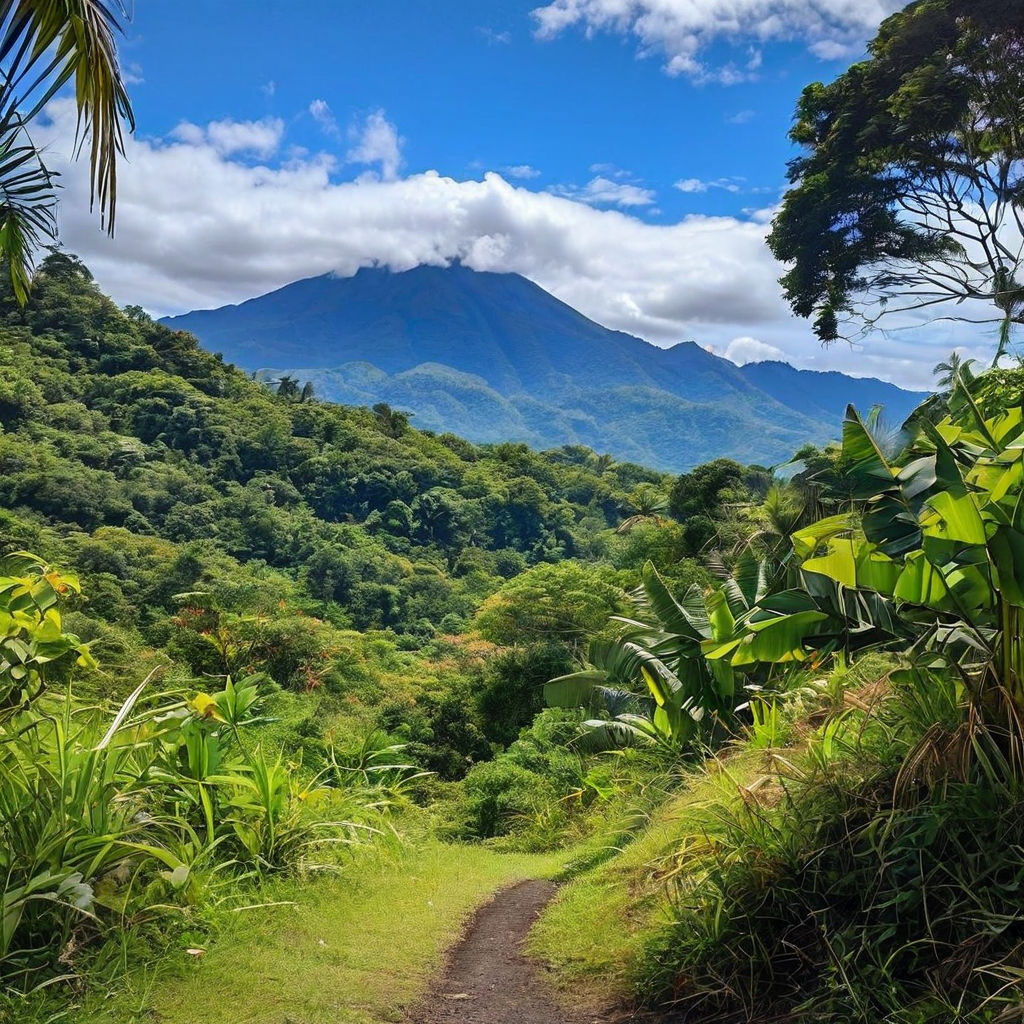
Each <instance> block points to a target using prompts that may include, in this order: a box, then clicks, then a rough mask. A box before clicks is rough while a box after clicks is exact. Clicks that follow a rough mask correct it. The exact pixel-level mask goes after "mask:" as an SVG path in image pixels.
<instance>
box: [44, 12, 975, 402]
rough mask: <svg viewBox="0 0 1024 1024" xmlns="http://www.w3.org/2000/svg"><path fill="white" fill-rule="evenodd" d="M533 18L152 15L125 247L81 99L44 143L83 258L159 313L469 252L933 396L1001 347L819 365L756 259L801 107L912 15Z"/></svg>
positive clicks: (135, 73)
mask: <svg viewBox="0 0 1024 1024" xmlns="http://www.w3.org/2000/svg"><path fill="white" fill-rule="evenodd" d="M537 3H538V0H533V2H532V3H531V2H519V0H477V2H469V0H438V2H435V3H426V2H424V0H373V2H363V0H333V2H328V0H291V2H287V3H286V2H282V0H248V2H247V3H246V4H244V5H242V4H238V3H232V4H229V3H226V2H223V0H173V2H172V0H138V2H137V4H136V7H135V11H134V16H133V20H132V22H131V23H130V25H128V27H127V33H126V37H125V39H124V40H123V42H122V45H121V56H122V64H123V65H124V67H125V69H126V71H127V73H128V77H129V80H130V82H131V86H130V88H131V92H132V96H133V100H134V105H135V111H136V117H137V122H138V129H137V133H136V135H135V137H134V138H132V139H129V140H128V141H127V153H126V160H125V163H124V165H123V167H122V168H121V172H120V191H119V210H118V223H117V235H116V237H115V239H114V240H113V241H111V240H109V239H107V238H105V236H104V235H103V234H102V232H101V231H100V230H99V226H98V224H97V223H96V220H95V218H93V217H91V216H90V214H89V212H88V201H87V183H86V179H85V175H84V168H83V166H82V165H81V163H78V164H74V163H72V162H69V160H68V154H69V153H70V150H71V148H72V147H71V139H72V138H73V135H74V116H73V111H72V110H71V109H70V107H69V104H68V103H67V101H56V102H55V103H54V104H53V105H52V107H51V109H50V110H49V115H50V123H49V124H48V125H47V126H46V127H45V128H44V129H42V131H41V136H40V138H41V141H43V142H44V143H47V144H48V145H49V147H50V152H51V164H52V166H54V168H55V169H56V170H59V171H61V173H62V181H63V183H64V185H65V191H64V196H63V203H62V210H61V230H62V236H63V240H64V242H65V244H66V245H67V247H68V248H69V249H71V250H72V251H75V252H78V253H79V254H80V255H81V256H82V257H83V258H84V259H85V260H86V262H87V263H88V265H89V266H90V267H91V269H92V270H93V272H94V273H95V274H96V276H97V278H98V280H99V282H100V284H101V285H102V286H103V287H104V288H106V289H107V290H108V291H109V292H110V293H111V294H112V295H113V296H114V297H115V298H116V299H117V300H118V301H119V302H123V303H129V302H132V303H136V302H137V303H140V304H142V305H144V306H145V307H146V308H148V309H150V310H151V311H152V312H154V313H157V314H164V313H175V312H181V311H184V310H187V309H192V308H207V307H212V306H219V305H223V304H225V303H228V302H238V301H242V300H244V299H246V298H249V297H251V296H253V295H257V294H261V293H263V292H266V291H269V290H271V289H273V288H276V287H280V286H282V285H284V284H286V283H288V282H290V281H293V280H296V279H299V278H302V277H309V276H312V275H314V274H321V273H325V272H335V273H339V274H343V275H347V274H352V273H354V272H355V271H356V270H357V269H358V268H359V267H360V266H364V265H370V264H377V265H386V266H389V267H391V268H392V269H393V270H396V271H401V270H404V269H408V268H410V267H412V266H416V265H417V264H420V263H431V264H445V263H447V262H450V261H452V260H456V259H458V260H462V261H463V262H465V263H467V264H468V265H470V266H471V267H473V268H475V269H477V270H490V271H501V272H506V271H508V272H516V273H521V274H524V275H525V276H527V277H529V278H531V279H532V280H534V281H536V282H537V283H538V284H540V285H541V286H542V287H544V288H547V289H548V290H549V291H551V292H552V293H553V294H555V295H557V296H558V297H559V298H561V299H563V300H564V301H566V302H568V303H570V304H571V305H573V306H574V307H575V308H577V309H579V310H580V311H581V312H583V313H585V314H586V315H587V316H590V317H591V318H593V319H595V320H597V321H598V322H600V323H603V324H605V325H607V326H609V327H612V328H615V329H619V330H625V331H628V332H630V333H633V334H636V335H638V336H640V337H644V338H646V339H648V340H650V341H652V342H654V343H655V344H659V345H671V344H675V343H677V342H681V341H696V342H698V343H700V344H702V345H704V346H706V347H707V348H709V349H711V350H713V351H715V352H717V353H719V354H723V355H725V356H727V357H728V358H731V359H733V360H735V361H737V362H744V361H750V360H751V359H763V358H785V359H787V360H789V361H790V362H792V363H794V364H795V365H798V366H804V367H809V368H816V369H841V370H844V371H846V372H850V373H854V374H857V375H861V376H865V375H872V376H880V377H883V378H886V379H889V380H893V381H896V382H897V383H901V384H904V385H908V386H922V385H925V384H927V382H928V381H929V380H930V376H931V367H932V366H933V365H934V364H935V363H936V362H938V361H939V360H940V359H942V358H944V357H945V356H946V355H947V354H948V352H949V351H950V350H951V349H952V348H953V347H954V346H959V347H961V348H962V349H963V350H964V351H965V352H966V353H967V354H968V355H978V356H980V357H984V355H985V353H986V352H987V351H990V340H991V339H989V338H987V337H984V336H980V335H978V334H977V333H975V334H974V335H972V336H965V335H964V334H963V333H962V332H958V329H957V328H955V327H952V326H950V325H948V324H946V325H943V324H929V325H925V326H919V325H916V326H915V325H914V324H912V323H901V324H894V325H892V326H893V327H895V328H897V329H895V330H892V331H889V332H887V333H885V334H883V333H881V332H876V333H875V334H873V335H871V336H869V337H866V338H864V339H862V341H861V342H860V343H858V344H857V345H853V346H849V345H845V344H843V345H836V346H833V347H831V348H829V349H822V348H821V346H820V345H818V343H817V341H816V340H815V339H814V338H813V336H812V334H811V332H810V329H809V327H808V325H807V324H806V323H804V322H803V321H800V320H798V319H796V318H795V317H793V316H792V314H791V313H790V311H789V309H788V307H787V306H786V304H785V303H784V302H783V300H782V298H781V294H780V289H779V286H778V277H779V275H780V273H781V272H782V268H781V267H780V266H779V265H778V264H776V263H775V262H774V260H773V259H772V257H771V255H770V253H769V252H768V250H767V248H766V246H765V244H764V235H765V233H766V231H767V227H768V224H769V222H770V220H771V216H772V211H773V207H774V206H775V205H776V204H777V203H778V201H779V198H780V195H781V190H782V188H783V186H784V181H785V166H786V162H787V160H788V159H789V158H790V157H791V156H792V155H793V149H792V147H791V145H790V143H789V142H788V139H787V135H786V133H787V130H788V127H789V123H790V119H791V116H792V112H793V109H794V105H795V103H796V100H797V97H798V95H799V93H800V90H801V89H802V87H803V86H804V85H805V84H806V83H808V82H810V81H814V80H820V79H825V80H827V79H830V78H832V77H834V76H835V75H836V74H838V73H839V72H841V71H842V70H843V68H845V67H846V66H847V65H848V64H849V62H850V61H851V60H854V59H856V58H857V57H858V56H859V55H861V54H863V52H864V47H865V44H866V41H867V40H868V39H869V38H870V37H871V35H872V34H873V33H874V31H875V29H876V28H877V25H878V24H879V22H880V21H881V19H882V18H883V17H884V16H885V15H886V14H888V13H890V12H891V11H892V10H894V9H895V8H896V7H898V6H899V0H548V2H546V3H544V2H541V6H537ZM972 346H973V347H972Z"/></svg>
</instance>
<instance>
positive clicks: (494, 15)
mask: <svg viewBox="0 0 1024 1024" xmlns="http://www.w3.org/2000/svg"><path fill="white" fill-rule="evenodd" d="M536 6H537V5H536V4H535V3H531V2H529V0H527V2H511V0H488V2H485V3H480V2H466V0H445V2H441V3H436V4H432V3H424V2H421V0H374V2H373V3H356V2H339V0H334V2H325V0H299V2H294V3H282V2H267V0H251V2H250V3H248V4H247V5H246V15H245V17H244V18H239V17H237V14H236V12H237V10H238V8H237V6H235V5H229V4H225V3H223V0H221V2H209V0H208V2H191V3H189V2H181V0H173V2H172V0H140V2H139V3H138V5H137V8H136V13H135V18H134V22H133V23H132V25H131V26H130V28H129V31H128V36H127V41H126V44H125V46H124V57H125V61H126V62H127V63H129V64H134V65H137V67H138V68H139V69H141V71H140V74H141V77H142V78H143V79H144V82H143V83H142V84H141V85H138V86H136V87H135V88H134V90H133V94H134V98H135V105H136V110H137V114H138V120H139V126H140V134H142V135H144V136H145V135H156V136H159V135H164V134H167V133H168V132H170V131H171V130H172V129H173V128H174V127H175V126H176V125H177V124H178V123H179V122H180V121H182V120H188V121H192V122H196V123H204V122H206V121H211V120H218V119H222V118H232V119H235V120H248V119H251V120H255V119H259V118H263V117H267V116H272V117H280V118H283V119H284V120H285V121H286V122H287V125H288V134H287V138H288V141H289V142H290V143H292V144H295V145H301V146H306V147H308V148H310V149H318V148H322V147H325V146H326V147H328V148H331V149H334V150H336V151H337V152H338V153H339V154H343V153H344V151H345V150H346V146H345V144H344V143H345V138H344V135H345V134H346V133H347V131H348V129H349V128H350V127H352V126H353V125H358V123H359V121H360V119H362V118H364V117H365V116H366V114H367V113H369V112H371V111H375V110H378V109H383V110H385V111H386V113H387V116H388V119H389V120H390V121H391V122H393V123H394V124H395V125H396V126H397V127H398V129H399V131H400V132H401V135H402V136H403V137H404V138H405V140H406V141H405V146H404V147H403V153H404V170H405V171H406V172H409V173H414V172H416V171H425V170H428V169H435V170H437V171H439V172H440V173H442V174H445V175H451V176H453V177H456V178H465V177H474V176H479V174H480V172H481V171H482V170H499V171H502V170H506V169H508V168H516V167H530V168H533V169H535V170H537V171H539V172H540V173H539V174H538V175H537V176H536V177H530V178H528V179H521V180H528V181H529V182H530V186H531V187H532V188H553V187H555V188H557V187H559V186H561V187H566V188H569V187H572V186H577V187H582V186H585V185H586V183H587V182H589V181H590V180H592V179H593V178H594V177H595V174H597V173H601V172H603V173H604V176H606V177H609V178H611V179H614V180H622V181H626V180H628V181H629V182H630V183H635V184H636V185H638V186H639V187H641V188H643V189H647V190H650V191H651V192H653V193H655V195H654V196H653V197H651V199H652V201H651V202H650V203H649V204H648V205H647V208H643V207H640V206H637V207H634V209H635V210H637V212H643V214H644V215H645V216H647V217H649V218H650V219H652V220H656V221H662V222H667V221H672V220H676V219H678V218H679V217H681V216H683V215H684V214H687V213H695V212H699V213H712V214H720V213H724V214H739V213H740V212H741V211H742V210H743V209H744V208H747V207H750V206H752V205H764V203H765V202H766V200H765V198H764V197H765V196H766V195H769V196H770V197H775V196H777V195H778V190H779V189H780V188H781V186H782V184H783V182H784V175H785V164H786V160H787V159H788V158H789V157H790V155H791V154H792V150H791V147H790V144H789V142H788V140H787V138H786V132H787V129H788V125H789V121H790V118H791V115H792V111H793V108H794V105H795V103H796V99H797V97H798V95H799V92H800V89H801V88H802V86H803V85H804V84H805V83H807V82H809V81H812V80H814V79H815V78H821V77H826V78H828V77H832V76H833V75H834V74H835V73H836V72H838V71H840V70H841V69H842V68H843V67H844V65H845V63H846V62H845V61H843V60H839V61H835V60H833V61H822V60H820V59H819V58H816V57H815V56H813V55H812V54H809V53H808V52H807V50H806V48H805V47H803V46H801V45H800V44H799V43H795V42H789V43H785V42H783V43H778V44H775V45H772V46H770V47H767V48H761V49H760V51H759V52H760V53H761V60H762V65H761V67H760V68H759V73H758V76H757V78H756V80H754V81H749V82H743V83H738V84H736V85H732V86H721V85H718V84H715V83H707V84H695V83H694V82H693V81H692V80H691V79H690V78H688V77H685V76H678V75H677V76H670V75H667V74H665V73H664V72H663V70H662V66H663V64H664V60H663V59H662V57H663V55H662V54H653V55H651V56H650V57H649V58H646V59H644V58H642V57H641V58H638V54H637V49H638V48H637V44H636V40H635V39H633V38H630V37H623V36H622V35H619V34H616V33H611V32H606V33H599V34H597V35H596V36H594V37H593V38H592V39H590V40H588V39H586V38H584V34H583V33H582V32H581V31H579V30H568V31H566V32H564V33H562V34H560V35H559V36H558V37H556V38H553V39H547V40H540V39H538V38H537V37H536V35H535V30H536V27H537V24H536V20H535V19H534V18H532V17H531V11H532V10H533V9H534V8H535V7H536ZM752 45H753V44H752V43H750V42H748V41H743V40H741V41H739V42H737V43H735V44H729V43H722V44H719V45H714V46H713V47H712V48H711V52H710V53H709V54H708V58H709V60H712V61H715V62H716V63H719V62H721V63H725V62H727V61H729V60H739V61H749V59H750V54H749V50H750V48H751V47H752ZM315 99H321V100H323V101H325V102H326V103H327V104H328V105H329V106H330V108H331V110H332V112H333V114H334V116H335V118H336V121H337V124H338V126H339V129H340V130H341V132H342V137H341V138H338V137H332V136H330V135H329V134H326V133H325V132H324V130H323V127H322V125H320V124H318V123H317V122H316V121H315V120H314V119H313V117H312V116H311V115H310V114H309V104H310V103H311V102H312V101H313V100H315ZM602 165H607V166H608V168H609V169H610V168H614V169H615V171H610V170H604V167H603V166H602ZM595 166H596V167H598V168H599V169H600V170H599V171H598V172H595V171H592V170H591V168H592V167H595ZM360 170H361V168H358V167H356V166H351V165H349V166H345V167H341V168H339V171H338V176H339V177H345V176H348V177H355V176H356V175H357V174H358V173H359V172H360ZM616 172H617V173H618V174H619V175H624V174H625V173H627V172H628V174H629V178H628V179H626V178H624V177H618V178H616V176H615V175H616ZM506 173H507V170H506ZM686 179H696V180H700V181H704V182H712V181H721V183H722V184H723V185H727V186H729V187H728V188H723V187H710V188H709V189H708V190H707V191H705V192H691V193H683V192H681V191H679V190H678V189H675V188H673V185H674V183H675V182H677V181H681V180H686ZM733 190H735V191H733ZM656 209H657V210H660V212H654V211H655V210H656Z"/></svg>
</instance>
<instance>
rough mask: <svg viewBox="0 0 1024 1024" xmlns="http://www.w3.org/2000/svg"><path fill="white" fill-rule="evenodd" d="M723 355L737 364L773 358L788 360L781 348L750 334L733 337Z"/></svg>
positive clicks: (759, 361)
mask: <svg viewBox="0 0 1024 1024" xmlns="http://www.w3.org/2000/svg"><path fill="white" fill-rule="evenodd" d="M722 355H723V356H725V358H726V359H728V360H729V361H730V362H732V363H735V364H736V365H737V366H746V365H747V363H764V362H767V361H768V360H771V359H781V360H783V361H784V362H785V361H786V353H785V352H783V351H782V349H781V348H776V347H775V346H774V345H769V344H768V343H767V342H765V341H761V340H760V339H759V338H752V337H750V336H749V335H745V336H743V337H741V338H733V339H732V341H730V342H729V344H728V345H726V346H725V351H724V352H723V353H722Z"/></svg>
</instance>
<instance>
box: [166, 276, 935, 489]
mask: <svg viewBox="0 0 1024 1024" xmlns="http://www.w3.org/2000/svg"><path fill="white" fill-rule="evenodd" d="M162 322H163V323H165V324H167V325H168V326H170V327H172V328H177V329H183V330H187V331H189V332H190V333H192V334H194V335H196V337H198V338H199V340H200V341H201V342H202V344H203V345H204V346H205V347H206V348H208V349H211V350H213V351H217V352H220V353H221V354H222V355H223V356H224V358H225V359H227V360H228V361H230V362H233V363H235V364H236V365H238V366H239V367H241V368H242V369H245V370H248V371H251V372H258V373H261V375H263V376H274V375H281V374H284V373H290V374H292V375H294V376H297V377H301V378H302V379H303V380H310V381H311V382H312V383H313V385H314V387H315V389H316V393H317V394H318V395H319V396H320V397H321V398H325V399H330V400H332V401H339V402H343V403H346V404H373V403H374V402H379V401H383V402H388V403H389V404H391V405H393V406H395V407H396V408H400V409H403V410H405V411H409V412H411V413H412V414H413V415H414V416H415V419H414V422H415V423H416V424H417V426H419V427H421V428H423V429H430V430H435V431H438V432H445V431H447V432H451V433H457V434H461V435H463V436H465V437H467V438H469V439H470V440H474V441H478V442H492V441H500V440H511V441H526V442H528V443H530V444H532V445H534V446H538V447H544V448H552V447H557V446H559V445H562V444H586V445H588V446H589V447H593V448H596V449H598V450H602V451H608V452H610V453H611V454H613V455H615V456H616V457H617V458H626V459H630V460H633V461H641V462H645V463H646V464H648V465H651V466H654V467H656V468H660V469H669V470H682V469H687V468H690V467H691V466H693V465H696V464H697V463H699V462H702V461H706V459H708V458H714V457H716V456H732V457H735V458H738V459H739V460H740V461H744V462H755V461H756V462H766V463H774V462H779V461H783V460H784V459H786V458H788V457H789V456H790V455H791V454H792V452H793V451H794V450H796V449H797V448H798V447H800V445H802V444H803V443H806V442H807V441H811V442H814V443H819V444H820V443H824V442H825V441H828V440H830V439H831V438H833V437H836V436H838V434H839V431H840V424H841V420H842V415H843V412H844V411H845V407H846V403H847V402H848V401H854V402H855V403H856V404H860V405H874V404H883V405H884V406H886V408H887V410H888V411H889V413H890V418H897V417H898V418H899V419H901V420H902V419H903V418H905V416H906V414H907V413H909V411H910V409H911V408H912V407H913V406H914V405H916V404H917V403H918V401H920V399H921V398H922V397H923V396H921V395H918V394H915V393H913V392H907V391H903V390H902V389H900V388H897V387H896V386H895V385H892V384H888V383H886V382H884V381H877V380H874V379H871V378H852V377H846V376H845V375H843V374H839V373H830V372H819V371H808V370H797V369H796V368H794V367H790V366H789V365H788V364H785V363H756V364H747V366H742V367H741V366H736V365H735V364H734V363H731V362H730V361H728V360H726V359H723V358H722V357H720V356H717V355H715V354H714V353H712V352H709V351H707V350H706V349H703V348H701V347H700V346H699V345H697V344H696V343H694V342H680V343H678V344H676V345H673V346H671V347H670V348H659V347H658V346H656V345H652V344H651V343H650V342H647V341H644V340H643V339H640V338H636V337H634V336H632V335H630V334H626V333H624V332H621V331H613V330H611V329H609V328H606V327H603V326H601V325H600V324H597V323H595V322H594V321H592V320H589V319H588V318H587V317H585V316H584V315H583V314H582V313H580V312H579V311H577V310H575V309H573V308H572V307H571V306H569V305H567V304H566V303H564V302H562V301H561V300H559V299H557V298H555V297H554V296H552V295H550V294H549V293H548V292H546V291H544V289H542V288H541V287H540V286H539V285H537V284H535V283H534V282H532V281H529V280H527V279H526V278H524V277H521V276H520V275H518V274H509V273H501V274H499V273H493V272H487V271H474V270H470V269H469V268H468V267H465V266H462V265H458V264H456V265H453V266H450V267H443V268H442V267H427V266H421V267H416V268H413V269H412V270H408V271H403V272H399V273H395V272H392V271H389V270H384V269H380V268H363V269H361V270H360V271H358V272H357V273H356V274H355V275H353V276H352V277H348V278H342V277H337V276H335V275H332V274H326V275H321V276H319V277H312V278H305V279H303V280H301V281H296V282H293V283H292V284H290V285H285V286H284V287H282V288H279V289H276V290H274V291H272V292H268V293H267V294H265V295H262V296H257V297H255V298H252V299H248V300H246V301H244V302H242V303H238V304H235V305H231V306H223V307H220V308H219V309H213V310H196V311H193V312H191V313H186V314H183V315H181V316H176V317H167V318H164V320H163V321H162ZM370 370H372V371H374V372H370ZM840 393H842V394H844V395H846V396H847V397H845V398H844V399H843V400H842V401H840V400H839V397H840Z"/></svg>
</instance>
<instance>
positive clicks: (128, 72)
mask: <svg viewBox="0 0 1024 1024" xmlns="http://www.w3.org/2000/svg"><path fill="white" fill-rule="evenodd" d="M121 77H122V78H123V79H124V81H125V85H144V84H145V82H146V79H145V77H144V75H143V72H142V65H141V64H140V63H139V62H138V61H137V60H133V61H129V62H128V64H126V65H125V67H124V69H123V70H122V72H121Z"/></svg>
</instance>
